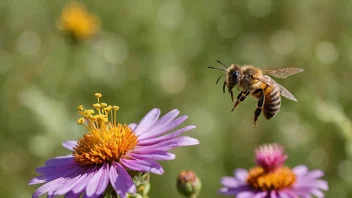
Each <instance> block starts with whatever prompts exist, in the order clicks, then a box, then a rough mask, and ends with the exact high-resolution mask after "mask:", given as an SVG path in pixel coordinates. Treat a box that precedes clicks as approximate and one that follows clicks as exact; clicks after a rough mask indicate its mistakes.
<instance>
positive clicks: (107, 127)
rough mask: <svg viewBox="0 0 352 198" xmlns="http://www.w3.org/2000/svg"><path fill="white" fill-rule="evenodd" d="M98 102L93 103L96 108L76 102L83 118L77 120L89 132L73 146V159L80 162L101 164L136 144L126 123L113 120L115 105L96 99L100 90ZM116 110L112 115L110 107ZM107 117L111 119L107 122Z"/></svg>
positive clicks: (134, 136) (120, 155)
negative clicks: (85, 108) (88, 107)
mask: <svg viewBox="0 0 352 198" xmlns="http://www.w3.org/2000/svg"><path fill="white" fill-rule="evenodd" d="M96 96H97V98H98V103H96V104H94V105H93V107H94V108H95V109H97V110H98V113H99V114H97V115H94V110H91V109H90V110H84V109H83V106H79V107H78V109H79V112H80V114H81V115H82V117H83V118H80V119H79V120H78V124H83V125H84V126H85V127H86V128H87V129H88V130H89V132H88V133H87V134H85V135H83V137H82V138H80V139H79V141H78V145H77V146H76V147H75V148H74V151H73V156H74V157H75V162H76V163H78V164H80V165H93V164H103V163H109V162H112V161H119V160H120V158H121V157H124V156H125V155H126V154H127V153H128V152H129V151H131V150H133V149H134V147H135V146H136V145H137V136H136V135H135V134H134V133H133V132H132V130H131V129H130V128H129V127H128V126H127V125H126V124H124V125H122V124H120V123H118V124H116V111H117V110H118V109H119V108H118V107H117V106H111V105H109V106H108V105H107V104H105V103H99V98H100V97H102V96H101V94H96ZM111 110H114V111H115V113H114V115H113V113H112V111H111ZM109 114H110V117H111V118H113V122H109Z"/></svg>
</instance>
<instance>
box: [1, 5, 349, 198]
mask: <svg viewBox="0 0 352 198" xmlns="http://www.w3.org/2000/svg"><path fill="white" fill-rule="evenodd" d="M66 2H67V1H62V0H51V1H46V0H28V1H24V0H21V1H10V0H1V1H0V18H1V19H0V82H1V84H0V86H1V97H0V99H1V102H0V108H1V111H0V112H1V114H0V116H1V117H0V118H1V119H0V123H1V124H0V126H1V127H0V183H1V185H0V195H1V197H16V198H27V197H31V195H32V193H33V192H34V191H35V189H37V188H38V187H39V185H36V186H28V185H27V183H28V181H29V180H30V179H31V178H33V177H35V176H37V175H38V174H37V173H36V172H35V168H36V167H38V166H42V165H43V163H44V161H45V160H46V159H48V158H51V157H54V156H57V155H66V154H67V150H66V149H64V148H62V147H61V143H62V142H63V141H66V140H68V139H78V138H79V137H81V136H82V134H83V133H84V132H85V130H84V128H83V127H81V126H78V125H77V124H76V120H77V119H78V118H79V114H78V113H77V106H78V105H79V104H83V105H85V106H86V107H88V106H90V105H91V104H93V103H94V102H95V101H96V100H95V98H94V96H93V94H94V93H96V92H101V93H103V101H104V102H107V103H109V104H116V105H119V106H120V110H119V114H118V118H119V121H120V122H123V123H125V122H126V123H130V122H138V121H139V120H140V119H141V118H142V116H143V115H144V114H145V113H146V112H148V111H149V110H150V109H151V108H154V107H158V108H160V109H161V110H162V112H163V113H166V112H168V111H169V110H171V109H174V108H177V109H179V110H180V111H181V114H186V115H189V119H188V120H187V122H186V123H185V124H184V125H182V126H185V125H190V124H192V125H196V126H197V128H196V129H195V130H193V131H190V132H189V133H188V134H187V135H189V136H192V137H195V138H197V139H199V140H200V142H201V144H200V145H199V146H195V147H186V148H178V149H175V150H174V152H175V153H176V155H177V158H176V159H175V160H173V161H166V162H162V163H161V164H162V166H163V167H164V169H165V174H164V175H162V176H158V175H152V177H151V179H152V181H151V182H152V183H151V184H152V189H151V192H150V197H175V198H176V197H181V196H180V195H179V194H178V193H177V191H176V187H175V185H176V177H177V174H178V172H179V171H180V170H182V169H192V170H195V172H196V173H197V174H198V176H199V177H200V178H201V179H202V183H203V190H202V193H201V197H218V196H219V195H218V194H217V190H218V189H219V188H220V184H219V179H220V178H221V177H222V176H224V175H231V174H232V172H233V170H234V169H235V168H240V167H242V168H246V169H248V168H250V167H252V166H254V162H253V155H254V149H255V147H257V146H258V145H260V144H262V143H270V142H278V143H280V144H282V145H284V146H285V148H286V151H287V153H288V155H289V159H288V161H287V164H288V165H289V166H291V167H293V166H296V165H299V164H306V165H308V166H309V168H310V169H323V170H324V171H325V172H326V176H325V177H324V179H326V180H328V182H329V186H330V190H329V192H327V193H326V197H338V198H347V197H351V196H352V188H351V186H352V159H351V157H352V124H351V120H350V117H351V115H352V108H351V107H352V94H351V87H350V86H351V82H352V81H351V73H352V67H351V65H352V29H351V27H352V14H351V13H352V2H351V1H340V0H336V1H331V0H310V1H306V0H282V1H274V0H237V1H229V0H218V1H213V0H203V1H202V0H192V1H186V0H167V1H160V0H149V1H142V0H129V1H118V0H117V1H116V0H115V1H112V0H111V1H107V0H102V1H96V0H89V1H82V2H84V3H85V4H86V6H87V9H88V10H89V12H92V13H95V14H96V15H98V16H99V17H100V20H101V30H100V32H99V34H98V35H97V36H95V37H94V38H92V39H90V40H88V41H84V42H81V43H80V44H77V45H75V44H72V43H70V42H69V40H68V38H67V37H66V35H65V34H63V33H62V32H60V31H59V30H58V29H57V21H58V19H59V17H60V14H61V10H62V7H63V5H64V4H65V3H66ZM216 60H221V61H222V62H223V63H225V64H226V65H230V64H231V63H237V64H240V65H243V64H252V65H255V66H257V67H261V68H269V67H285V66H297V67H301V68H304V69H305V71H304V72H303V73H300V74H298V75H295V76H292V77H289V78H287V79H279V80H277V82H279V83H280V84H282V85H283V86H285V87H286V88H287V89H288V90H290V91H291V92H292V93H293V94H294V95H295V96H296V98H297V99H298V101H299V102H298V103H295V102H293V101H290V100H287V99H283V101H282V106H281V110H280V112H279V114H278V115H277V116H276V117H275V118H274V119H272V120H269V121H266V120H265V119H264V118H263V116H261V117H260V119H259V122H258V123H259V126H258V127H254V125H253V114H254V110H255V108H256V101H255V100H253V99H252V98H249V99H247V100H246V101H245V102H244V103H241V105H240V106H238V107H237V109H236V110H235V111H234V112H232V113H231V112H230V110H231V108H232V103H231V100H230V96H229V95H228V94H223V93H222V85H221V84H222V83H220V84H218V85H216V84H215V81H216V79H217V77H218V76H219V75H220V74H221V72H220V71H215V70H210V69H208V68H207V66H210V65H212V66H220V65H219V64H217V63H216ZM220 82H222V80H221V81H220ZM235 95H237V92H236V93H235Z"/></svg>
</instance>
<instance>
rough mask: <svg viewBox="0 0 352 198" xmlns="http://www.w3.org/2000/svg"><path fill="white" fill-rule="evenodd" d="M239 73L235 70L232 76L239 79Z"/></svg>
mask: <svg viewBox="0 0 352 198" xmlns="http://www.w3.org/2000/svg"><path fill="white" fill-rule="evenodd" d="M238 75H239V73H238V71H235V72H233V73H232V78H233V79H237V77H238Z"/></svg>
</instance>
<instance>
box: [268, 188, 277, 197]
mask: <svg viewBox="0 0 352 198" xmlns="http://www.w3.org/2000/svg"><path fill="white" fill-rule="evenodd" d="M270 198H278V196H277V192H276V191H275V190H272V191H271V192H270Z"/></svg>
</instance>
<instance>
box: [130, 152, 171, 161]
mask: <svg viewBox="0 0 352 198" xmlns="http://www.w3.org/2000/svg"><path fill="white" fill-rule="evenodd" d="M128 156H130V157H132V158H135V159H151V160H173V159H175V158H176V155H175V154H173V153H168V152H165V151H154V152H150V153H145V154H144V153H130V154H128Z"/></svg>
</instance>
